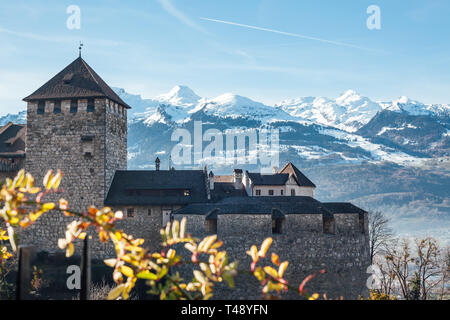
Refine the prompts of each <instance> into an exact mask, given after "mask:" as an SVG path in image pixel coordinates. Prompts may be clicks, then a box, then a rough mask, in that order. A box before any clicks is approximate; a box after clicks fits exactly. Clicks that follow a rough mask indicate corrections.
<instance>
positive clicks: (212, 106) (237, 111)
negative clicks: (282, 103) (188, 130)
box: [195, 93, 295, 123]
mask: <svg viewBox="0 0 450 320" xmlns="http://www.w3.org/2000/svg"><path fill="white" fill-rule="evenodd" d="M200 110H201V111H203V112H204V113H206V114H208V115H212V116H216V117H222V118H231V119H237V118H247V119H250V120H256V121H262V122H265V123H266V122H272V121H285V120H295V118H293V117H292V116H290V115H289V114H287V113H286V112H284V111H283V110H281V109H277V108H274V107H272V106H267V105H265V104H263V103H261V102H257V101H254V100H251V99H249V98H246V97H243V96H240V95H236V94H233V93H225V94H222V95H220V96H218V97H216V98H214V99H212V100H208V99H205V100H203V103H202V104H201V105H199V106H198V107H197V108H196V110H195V111H200Z"/></svg>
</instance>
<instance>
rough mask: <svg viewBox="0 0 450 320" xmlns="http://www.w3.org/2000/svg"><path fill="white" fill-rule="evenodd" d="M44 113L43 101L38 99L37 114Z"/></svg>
mask: <svg viewBox="0 0 450 320" xmlns="http://www.w3.org/2000/svg"><path fill="white" fill-rule="evenodd" d="M44 113H45V102H44V101H39V103H38V108H37V114H44Z"/></svg>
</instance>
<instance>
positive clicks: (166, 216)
mask: <svg viewBox="0 0 450 320" xmlns="http://www.w3.org/2000/svg"><path fill="white" fill-rule="evenodd" d="M171 218H172V209H163V210H162V225H163V227H165V226H166V225H167V224H168V223H169V222H170V220H171Z"/></svg>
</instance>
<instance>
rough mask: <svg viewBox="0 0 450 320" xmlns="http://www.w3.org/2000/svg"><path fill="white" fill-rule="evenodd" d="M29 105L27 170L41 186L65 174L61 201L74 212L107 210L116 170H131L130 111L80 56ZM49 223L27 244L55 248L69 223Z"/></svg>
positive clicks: (34, 94)
mask: <svg viewBox="0 0 450 320" xmlns="http://www.w3.org/2000/svg"><path fill="white" fill-rule="evenodd" d="M24 101H26V102H27V103H28V105H27V144H26V161H25V169H26V170H27V171H28V172H30V173H31V174H32V175H33V176H34V177H35V179H36V181H37V182H40V181H42V178H43V176H44V175H45V173H46V172H47V170H49V169H53V170H56V169H61V170H62V172H63V174H64V178H63V180H62V184H61V188H62V189H63V190H64V192H63V194H61V195H58V197H64V198H65V199H67V200H68V201H69V204H70V207H71V209H73V210H77V211H80V210H86V208H87V207H88V206H89V205H95V206H97V207H103V205H104V199H105V197H106V194H107V192H108V189H109V186H110V184H111V181H112V178H113V176H114V173H115V171H116V170H126V169H127V109H130V107H129V106H128V105H127V104H126V103H125V102H124V101H123V100H122V99H121V98H120V97H119V96H118V95H117V94H116V93H115V92H114V91H113V90H112V89H111V88H110V87H109V86H108V85H107V84H106V83H105V82H104V81H103V80H102V79H101V78H100V76H99V75H97V73H96V72H95V71H94V70H93V69H92V68H91V67H90V66H89V65H88V64H87V63H86V62H85V61H84V60H83V59H82V58H81V56H80V57H78V58H77V59H76V60H75V61H73V62H72V63H71V64H70V65H68V66H67V67H66V68H64V69H63V70H62V71H61V72H59V73H58V74H57V75H56V76H54V77H53V78H52V79H51V80H50V81H48V82H47V83H46V84H44V85H43V86H42V87H41V88H39V89H38V90H37V91H35V92H34V93H33V94H31V95H30V96H28V97H26V98H25V99H24ZM52 216H57V215H52ZM45 219H47V221H46V220H43V221H42V222H40V224H41V225H42V224H43V225H44V227H43V228H38V226H33V228H34V229H35V230H34V231H33V232H30V236H31V240H30V239H29V238H28V239H27V240H28V241H33V244H35V245H41V246H44V247H47V244H49V245H50V246H51V247H52V248H55V247H56V241H57V238H58V237H59V236H61V235H62V234H63V232H64V229H65V227H64V223H59V222H60V217H59V216H58V217H57V218H56V217H55V218H51V217H45ZM48 219H50V220H48ZM51 219H55V220H54V221H52V220H51ZM46 224H48V225H46ZM53 228H58V230H59V231H58V232H53V231H54V229H53ZM40 237H43V238H44V240H42V241H41V240H40ZM49 241H50V242H51V243H49ZM49 249H50V248H49ZM52 251H53V250H52Z"/></svg>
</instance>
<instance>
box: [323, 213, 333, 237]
mask: <svg viewBox="0 0 450 320" xmlns="http://www.w3.org/2000/svg"><path fill="white" fill-rule="evenodd" d="M323 233H326V234H334V217H332V216H331V217H329V216H327V217H326V216H324V217H323Z"/></svg>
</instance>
